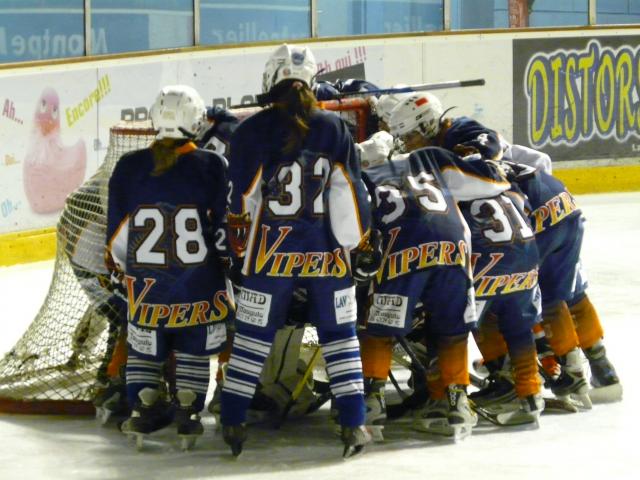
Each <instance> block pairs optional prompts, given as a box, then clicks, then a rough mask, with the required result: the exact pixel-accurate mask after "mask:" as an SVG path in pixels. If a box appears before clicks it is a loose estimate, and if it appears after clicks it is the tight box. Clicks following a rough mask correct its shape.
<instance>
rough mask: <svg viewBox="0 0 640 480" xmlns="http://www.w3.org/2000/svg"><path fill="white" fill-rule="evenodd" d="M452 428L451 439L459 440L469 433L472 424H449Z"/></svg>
mask: <svg viewBox="0 0 640 480" xmlns="http://www.w3.org/2000/svg"><path fill="white" fill-rule="evenodd" d="M449 427H450V428H451V430H452V435H451V436H452V439H453V441H454V442H456V443H457V442H461V441H463V440H464V439H465V438H467V437H468V436H470V435H471V432H472V430H473V426H472V425H469V424H460V425H449Z"/></svg>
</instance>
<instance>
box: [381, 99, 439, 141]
mask: <svg viewBox="0 0 640 480" xmlns="http://www.w3.org/2000/svg"><path fill="white" fill-rule="evenodd" d="M443 113H444V109H443V108H442V104H441V103H440V100H438V97H436V96H435V95H433V94H431V93H426V92H425V93H414V94H411V96H409V97H408V98H405V99H403V100H402V101H401V102H400V103H399V104H398V105H396V106H395V107H394V109H393V110H392V111H391V118H390V119H389V129H390V130H391V134H392V135H393V136H394V137H400V136H402V135H406V134H407V133H411V132H414V131H419V132H420V133H421V134H422V135H423V136H424V137H426V138H433V137H435V136H436V135H437V134H438V130H440V120H441V117H442V114H443Z"/></svg>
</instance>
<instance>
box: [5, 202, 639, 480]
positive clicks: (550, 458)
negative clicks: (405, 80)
mask: <svg viewBox="0 0 640 480" xmlns="http://www.w3.org/2000/svg"><path fill="white" fill-rule="evenodd" d="M578 203H579V205H581V206H582V208H583V210H584V211H585V214H586V217H587V219H588V223H587V233H586V238H585V244H584V248H583V260H584V263H585V265H586V268H587V271H588V273H589V280H590V284H591V287H590V290H589V294H590V297H591V299H592V302H593V303H594V305H595V306H596V308H597V309H598V311H599V313H600V317H601V319H602V322H603V325H604V328H605V335H606V336H605V341H606V345H607V348H608V351H609V356H610V358H611V360H612V361H613V362H614V364H615V365H616V367H617V369H618V373H619V374H620V377H621V378H622V381H623V384H624V400H623V401H622V402H621V403H617V404H610V405H596V406H595V407H594V409H593V410H592V411H590V412H582V413H577V414H564V415H543V416H542V418H541V428H540V429H539V430H534V431H515V430H512V429H507V428H503V429H497V428H496V427H493V426H481V427H479V428H477V429H476V430H475V431H474V433H473V436H472V437H471V438H469V439H467V440H465V441H464V442H462V443H460V444H450V443H447V442H443V441H439V440H438V439H434V438H431V437H428V436H426V435H424V434H421V433H419V432H414V431H412V430H411V429H410V427H409V425H408V424H406V423H405V424H397V423H392V424H389V425H388V426H387V428H386V430H385V436H386V439H387V440H386V441H385V443H382V444H375V445H372V446H371V447H370V448H369V449H368V451H367V453H366V454H365V455H363V456H362V457H360V458H356V459H353V460H350V461H343V460H342V459H341V446H340V442H339V440H338V438H337V437H336V436H335V435H334V434H333V433H332V429H331V428H330V426H329V422H328V415H327V414H328V412H327V410H321V411H319V412H317V413H316V414H314V415H312V416H309V417H306V418H304V419H302V420H298V421H297V422H290V423H288V424H285V425H284V426H283V427H282V429H280V430H277V431H276V430H273V429H270V428H268V427H260V428H257V427H254V428H251V430H250V439H249V440H248V442H247V443H246V449H245V452H244V453H243V456H242V457H240V459H238V460H235V461H234V460H232V459H231V456H230V454H229V453H228V450H227V447H226V446H225V445H224V443H223V441H222V439H221V437H220V434H214V426H213V419H212V418H211V417H206V418H205V421H206V425H205V430H206V431H205V435H204V437H203V438H202V439H201V440H200V442H199V443H198V445H197V448H196V449H195V450H194V451H192V452H189V453H182V452H181V451H180V449H179V442H178V440H177V438H176V437H175V435H173V434H172V432H171V431H170V430H165V431H163V432H159V433H158V434H157V435H155V436H153V437H151V438H152V441H151V442H149V444H148V447H147V449H146V451H145V452H140V453H139V452H137V451H136V450H135V448H134V446H133V444H132V443H130V442H129V441H128V440H127V439H126V438H125V437H124V436H123V435H122V434H120V433H119V432H118V431H116V429H115V428H114V427H107V428H104V427H100V426H98V425H97V424H96V422H95V421H94V420H93V419H90V418H70V417H63V418H59V417H42V416H20V415H0V452H1V453H0V479H15V478H21V479H25V480H26V479H40V478H43V479H68V480H72V479H83V480H88V479H117V478H122V479H125V478H126V479H139V478H140V479H141V478H145V479H170V480H176V479H186V480H191V479H200V478H213V477H225V476H228V477H230V478H261V479H265V480H268V479H276V478H277V479H279V480H280V479H282V480H285V479H307V478H310V479H316V478H317V479H323V480H325V479H342V478H349V480H359V479H367V480H375V479H392V480H399V479H404V478H416V479H418V478H419V479H443V478H447V479H457V480H460V479H462V480H464V479H468V480H483V479H512V480H522V479H528V478H531V479H536V480H540V479H545V478H554V479H576V480H577V479H591V478H594V479H595V478H598V479H602V478H610V479H616V480H617V479H635V478H638V477H639V476H640V474H639V473H638V469H639V467H640V455H639V454H638V448H637V447H636V445H637V436H638V431H639V428H638V427H640V421H639V420H638V416H637V415H636V413H635V412H634V410H633V409H634V408H637V405H638V404H639V402H640V394H639V393H638V384H637V383H635V380H638V379H639V377H638V375H637V373H636V374H634V372H637V371H638V368H639V367H638V365H639V364H640V359H639V358H638V355H637V352H638V350H636V348H638V345H639V343H640V337H639V333H640V332H639V329H640V327H639V320H640V318H639V316H640V315H639V312H640V251H639V250H638V244H639V243H640V193H627V194H608V195H588V196H579V197H578ZM52 267H53V263H52V262H40V263H37V264H31V265H21V266H15V267H9V268H0V306H1V310H0V311H1V312H2V313H1V317H0V321H1V322H2V328H3V333H2V335H1V336H0V351H2V352H4V351H7V350H9V349H10V348H11V347H12V346H13V344H14V343H15V341H16V340H17V339H18V338H19V337H20V336H21V335H22V332H23V331H24V330H25V329H26V327H27V326H28V324H29V323H30V321H31V319H32V318H33V316H34V315H35V313H36V312H37V310H38V308H39V307H40V302H41V301H42V299H43V298H44V296H45V294H46V291H47V287H48V284H49V281H50V278H51V270H52ZM639 350H640V349H639ZM472 356H473V355H472ZM389 388H390V387H389Z"/></svg>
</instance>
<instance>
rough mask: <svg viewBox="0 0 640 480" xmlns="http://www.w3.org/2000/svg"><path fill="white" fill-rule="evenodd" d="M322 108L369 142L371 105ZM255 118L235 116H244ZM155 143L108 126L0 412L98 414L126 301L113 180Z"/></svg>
mask: <svg viewBox="0 0 640 480" xmlns="http://www.w3.org/2000/svg"><path fill="white" fill-rule="evenodd" d="M321 106H322V108H325V109H330V110H334V111H336V112H338V113H339V114H340V115H341V116H343V117H344V118H345V119H346V121H347V123H348V124H349V125H350V129H351V130H352V133H353V135H354V138H356V140H357V141H362V140H363V139H364V136H365V135H366V122H367V121H368V112H369V108H368V105H367V102H366V101H364V100H361V99H349V101H346V102H323V103H322V105H321ZM253 112H255V109H253V110H248V109H245V110H242V111H237V112H234V113H237V114H238V116H239V117H241V118H244V117H246V116H248V115H250V114H252V113H253ZM153 138H154V131H153V130H152V128H151V125H150V124H149V123H140V122H126V123H121V124H119V125H116V126H115V127H113V128H111V131H110V139H109V148H108V150H107V154H106V156H105V159H104V161H103V163H102V164H101V166H100V168H99V169H98V170H97V172H96V173H95V174H94V175H93V176H92V177H91V178H90V179H89V180H87V181H86V182H85V183H84V184H83V185H82V186H81V187H80V188H78V189H77V190H76V191H75V192H73V193H72V194H71V195H69V197H68V198H67V200H66V204H65V208H64V210H63V212H62V214H61V216H60V219H59V221H58V224H57V253H56V259H55V265H54V273H53V278H52V280H51V285H50V287H49V291H48V293H47V296H46V298H45V300H44V303H43V304H42V306H41V308H40V310H39V312H38V314H37V315H36V317H35V318H34V319H33V321H32V322H31V324H30V325H29V327H28V328H27V330H26V332H25V333H24V334H23V336H22V337H21V338H20V340H19V341H18V342H17V343H16V345H15V346H14V347H13V348H12V349H11V350H10V351H9V352H8V353H7V354H6V355H5V356H4V357H3V358H2V359H1V360H0V411H4V412H13V413H48V414H56V413H63V414H69V413H75V414H83V413H86V414H90V413H92V412H93V406H92V400H93V398H94V396H95V394H96V390H97V389H98V388H99V387H100V386H101V385H103V384H104V383H105V382H106V381H107V366H108V364H109V361H110V359H111V355H112V353H113V349H114V345H115V342H116V339H117V337H118V334H119V328H120V325H121V322H122V318H123V316H124V312H123V311H122V306H123V303H122V301H119V300H118V299H117V298H116V297H115V294H114V293H113V292H111V291H110V290H108V289H107V288H105V287H104V285H106V283H105V280H107V275H108V273H107V271H106V268H105V267H104V261H103V253H104V246H105V241H106V209H107V192H108V182H109V177H110V176H111V173H112V171H113V168H114V166H115V164H116V162H117V161H118V160H119V159H120V157H121V156H122V155H123V154H125V153H127V152H130V151H133V150H138V149H141V148H145V147H147V146H148V145H149V144H150V143H151V142H152V140H153ZM317 341H318V340H317V335H316V333H315V329H310V328H308V329H307V330H306V331H305V335H304V341H303V342H304V345H305V347H304V348H303V350H304V351H305V353H306V352H307V351H308V350H309V349H310V348H312V347H313V346H314V345H317Z"/></svg>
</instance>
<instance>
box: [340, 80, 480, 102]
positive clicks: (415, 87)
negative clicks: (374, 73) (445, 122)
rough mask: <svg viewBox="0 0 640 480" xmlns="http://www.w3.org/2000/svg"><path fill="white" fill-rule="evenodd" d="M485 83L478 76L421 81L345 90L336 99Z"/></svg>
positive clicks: (473, 85)
mask: <svg viewBox="0 0 640 480" xmlns="http://www.w3.org/2000/svg"><path fill="white" fill-rule="evenodd" d="M484 84H485V80H484V78H476V79H474V80H449V81H446V82H435V83H421V84H418V85H408V86H406V87H398V88H380V89H378V90H368V91H365V92H345V93H340V94H338V95H336V97H335V99H334V100H340V99H342V98H349V97H361V96H369V95H393V94H395V93H414V92H426V91H429V90H443V89H445V88H461V87H481V86H482V85H484Z"/></svg>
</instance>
